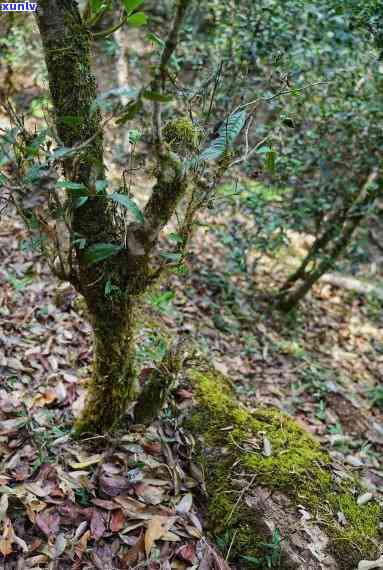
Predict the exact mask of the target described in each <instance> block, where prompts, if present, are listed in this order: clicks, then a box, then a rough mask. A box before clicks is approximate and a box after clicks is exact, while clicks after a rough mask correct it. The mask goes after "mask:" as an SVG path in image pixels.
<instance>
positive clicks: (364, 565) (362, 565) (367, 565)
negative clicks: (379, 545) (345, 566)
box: [358, 556, 383, 570]
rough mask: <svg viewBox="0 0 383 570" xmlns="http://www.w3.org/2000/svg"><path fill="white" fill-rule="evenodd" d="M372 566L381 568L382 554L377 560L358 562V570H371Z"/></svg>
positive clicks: (382, 565)
mask: <svg viewBox="0 0 383 570" xmlns="http://www.w3.org/2000/svg"><path fill="white" fill-rule="evenodd" d="M372 568H383V556H381V557H380V558H378V560H361V561H360V562H359V564H358V570H372Z"/></svg>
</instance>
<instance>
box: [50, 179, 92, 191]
mask: <svg viewBox="0 0 383 570" xmlns="http://www.w3.org/2000/svg"><path fill="white" fill-rule="evenodd" d="M56 187H57V188H63V189H64V190H85V191H87V187H86V186H85V185H84V184H82V183H81V182H71V180H60V182H57V184H56Z"/></svg>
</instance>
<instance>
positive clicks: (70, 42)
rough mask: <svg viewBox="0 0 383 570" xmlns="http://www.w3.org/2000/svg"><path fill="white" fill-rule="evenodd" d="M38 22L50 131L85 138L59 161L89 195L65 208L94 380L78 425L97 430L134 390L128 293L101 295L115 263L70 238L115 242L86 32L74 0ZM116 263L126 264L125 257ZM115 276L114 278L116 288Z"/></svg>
mask: <svg viewBox="0 0 383 570" xmlns="http://www.w3.org/2000/svg"><path fill="white" fill-rule="evenodd" d="M37 21H38V25H39V29H40V34H41V38H42V42H43V48H44V55H45V61H46V65H47V69H48V77H49V87H50V92H51V96H52V100H53V106H54V115H55V124H56V129H57V133H58V135H59V137H60V139H61V141H62V143H63V145H64V146H66V147H75V146H78V145H81V144H83V143H86V142H87V141H89V144H85V146H84V148H83V150H82V151H81V152H80V153H78V154H76V156H75V157H74V158H69V159H66V160H65V162H64V175H65V178H66V179H68V180H70V181H72V182H77V183H82V184H83V185H84V186H86V188H87V189H88V192H89V194H90V197H89V198H88V200H87V201H86V203H85V204H84V205H82V206H81V208H75V207H72V208H71V234H72V235H71V239H72V240H73V241H74V251H75V256H76V264H77V272H76V275H72V276H71V277H72V283H73V284H74V285H75V286H76V288H77V289H78V291H79V292H80V293H81V294H82V295H83V296H84V297H85V300H86V304H87V308H88V311H89V315H90V320H91V323H92V325H93V330H94V371H93V379H92V383H91V385H90V387H89V396H88V399H87V403H86V408H85V412H84V415H83V418H81V419H80V421H79V427H81V429H82V430H91V431H93V430H97V431H103V430H106V429H109V428H111V427H112V426H113V425H114V423H115V421H116V419H118V418H120V417H121V415H122V413H123V410H124V408H125V406H126V403H127V401H128V400H129V398H131V397H133V393H134V386H135V378H134V363H133V353H134V351H133V330H134V316H133V314H134V313H133V304H134V302H135V297H132V296H131V295H129V291H124V295H122V296H121V297H120V298H116V297H110V296H109V297H108V296H106V295H105V285H106V282H107V280H108V279H110V276H111V275H112V274H113V273H117V274H118V271H117V269H118V264H116V263H115V262H113V265H111V264H110V263H98V264H93V265H92V264H89V263H88V261H87V258H86V254H85V249H84V248H83V247H78V246H77V245H76V242H75V240H76V239H78V238H79V239H81V240H82V241H83V242H84V241H85V243H86V246H87V247H89V246H92V245H93V244H96V243H100V242H101V243H113V242H114V241H117V240H116V238H115V232H114V228H113V222H112V219H111V215H110V210H109V209H108V207H107V197H106V195H103V194H97V193H96V188H95V184H96V181H97V180H103V179H104V177H105V176H104V164H103V141H102V129H101V117H100V113H99V112H98V111H97V109H96V108H95V105H94V103H95V100H96V95H97V92H96V82H95V78H94V76H93V74H92V71H91V63H90V36H89V33H88V31H87V30H86V28H85V27H84V25H83V22H82V20H81V17H80V14H79V12H78V8H77V3H76V2H75V1H74V0H42V1H41V2H40V3H39V11H38V15H37ZM68 200H69V201H70V200H71V196H70V195H69V196H68ZM119 261H120V263H121V265H124V264H125V260H124V259H120V260H119ZM126 265H127V266H129V264H128V263H126ZM135 269H136V268H133V271H132V273H133V274H136V271H135ZM120 281H121V280H120V279H119V277H118V276H117V279H116V286H118V285H120V284H121V283H120Z"/></svg>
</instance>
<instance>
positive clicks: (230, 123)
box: [198, 111, 246, 160]
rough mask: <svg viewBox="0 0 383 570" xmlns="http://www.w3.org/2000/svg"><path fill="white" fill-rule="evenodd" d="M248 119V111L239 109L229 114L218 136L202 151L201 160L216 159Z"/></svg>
mask: <svg viewBox="0 0 383 570" xmlns="http://www.w3.org/2000/svg"><path fill="white" fill-rule="evenodd" d="M245 121H246V112H245V111H238V113H233V114H232V115H229V116H228V117H227V119H226V120H225V121H224V123H223V124H222V125H221V127H220V129H219V131H218V137H217V138H215V139H214V140H213V141H212V143H211V144H210V145H209V146H208V147H207V148H205V150H203V151H202V153H201V154H200V155H199V157H198V158H199V160H216V159H217V158H219V157H220V156H222V154H223V153H224V152H225V150H226V149H227V148H228V147H229V146H230V145H232V144H233V142H234V141H235V139H236V138H237V136H238V135H239V133H240V132H241V130H242V128H243V126H244V124H245Z"/></svg>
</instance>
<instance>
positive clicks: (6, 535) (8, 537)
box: [0, 517, 15, 556]
mask: <svg viewBox="0 0 383 570" xmlns="http://www.w3.org/2000/svg"><path fill="white" fill-rule="evenodd" d="M14 542H15V532H14V530H13V526H12V522H11V519H9V518H8V517H6V519H5V521H4V529H3V534H2V537H1V539H0V552H1V554H2V555H3V556H9V555H10V554H12V552H13V550H12V544H13V543H14Z"/></svg>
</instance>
